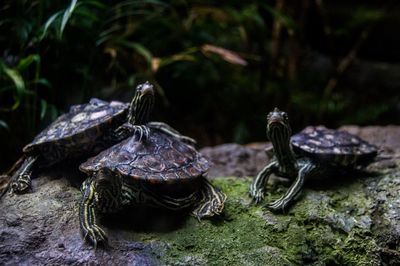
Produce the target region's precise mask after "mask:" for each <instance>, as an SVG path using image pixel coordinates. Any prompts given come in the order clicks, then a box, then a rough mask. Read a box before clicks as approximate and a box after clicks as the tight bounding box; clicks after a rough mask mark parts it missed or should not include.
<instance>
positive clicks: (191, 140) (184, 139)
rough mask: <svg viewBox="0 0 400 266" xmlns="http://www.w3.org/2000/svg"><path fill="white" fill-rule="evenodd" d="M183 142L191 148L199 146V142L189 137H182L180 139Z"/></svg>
mask: <svg viewBox="0 0 400 266" xmlns="http://www.w3.org/2000/svg"><path fill="white" fill-rule="evenodd" d="M179 139H180V140H181V141H182V142H184V143H186V144H189V145H191V146H195V145H196V144H197V141H196V140H194V139H192V138H190V137H188V136H180V138H179Z"/></svg>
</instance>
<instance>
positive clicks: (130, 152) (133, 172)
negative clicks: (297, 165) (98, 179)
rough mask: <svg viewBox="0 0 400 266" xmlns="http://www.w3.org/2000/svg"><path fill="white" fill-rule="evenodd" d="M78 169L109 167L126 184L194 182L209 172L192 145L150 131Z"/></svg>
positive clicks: (115, 146) (101, 154) (92, 170)
mask: <svg viewBox="0 0 400 266" xmlns="http://www.w3.org/2000/svg"><path fill="white" fill-rule="evenodd" d="M79 168H80V170H81V171H83V172H85V173H87V174H90V173H91V172H95V171H98V170H100V169H102V168H108V169H110V170H111V171H113V172H115V173H116V174H117V175H120V176H122V177H123V178H124V181H125V182H127V183H128V184H129V183H134V182H137V181H141V182H145V183H148V184H153V185H156V184H165V183H167V184H176V183H179V182H184V181H191V180H195V179H197V178H199V177H200V176H202V175H204V174H205V173H206V172H207V171H208V169H209V162H208V161H207V160H206V159H205V158H204V157H203V156H202V155H201V154H200V153H199V152H197V151H196V150H195V149H194V148H193V147H192V146H190V145H188V144H186V143H184V142H182V141H180V140H178V139H176V138H172V137H170V136H168V135H166V134H165V133H163V132H160V131H158V130H155V129H150V135H149V138H148V139H147V140H146V141H138V140H136V138H135V136H133V137H129V138H127V139H125V140H124V141H122V142H120V143H118V144H116V145H114V146H112V147H111V148H109V149H107V150H104V151H102V152H101V153H99V154H98V155H97V156H95V157H92V158H90V159H88V160H87V161H86V162H85V163H83V164H81V165H80V167H79Z"/></svg>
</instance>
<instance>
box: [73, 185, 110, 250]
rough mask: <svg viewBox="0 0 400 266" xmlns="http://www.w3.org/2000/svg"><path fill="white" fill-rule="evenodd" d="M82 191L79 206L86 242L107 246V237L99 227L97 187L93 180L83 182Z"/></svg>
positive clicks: (82, 232)
mask: <svg viewBox="0 0 400 266" xmlns="http://www.w3.org/2000/svg"><path fill="white" fill-rule="evenodd" d="M81 191H82V194H83V197H82V200H81V202H80V205H79V223H80V228H81V234H82V237H83V240H84V241H87V242H89V244H91V245H93V246H94V247H97V245H99V244H103V245H106V244H107V235H106V233H105V232H104V231H103V229H101V228H100V226H98V225H97V220H96V210H95V185H94V182H93V181H92V179H87V180H85V181H84V182H83V184H82V187H81Z"/></svg>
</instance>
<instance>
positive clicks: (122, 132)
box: [112, 123, 150, 142]
mask: <svg viewBox="0 0 400 266" xmlns="http://www.w3.org/2000/svg"><path fill="white" fill-rule="evenodd" d="M112 135H113V139H114V142H120V141H122V140H124V139H126V138H128V137H130V136H132V135H135V136H136V137H137V138H138V140H139V141H142V140H144V141H145V140H147V138H148V137H149V135H150V129H149V127H148V126H146V125H132V124H131V123H124V124H123V125H121V126H120V127H118V128H117V129H116V130H115V131H114V132H113V133H112Z"/></svg>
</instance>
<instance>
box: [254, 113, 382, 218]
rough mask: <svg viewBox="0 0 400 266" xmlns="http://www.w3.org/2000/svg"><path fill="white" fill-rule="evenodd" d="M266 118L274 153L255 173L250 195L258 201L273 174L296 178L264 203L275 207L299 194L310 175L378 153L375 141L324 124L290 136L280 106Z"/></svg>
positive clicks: (354, 163) (355, 164)
mask: <svg viewBox="0 0 400 266" xmlns="http://www.w3.org/2000/svg"><path fill="white" fill-rule="evenodd" d="M267 120H268V123H267V136H268V138H269V139H270V141H271V142H272V145H273V150H274V154H275V157H274V158H273V159H272V160H271V162H270V163H269V164H268V165H266V166H265V167H264V169H262V170H261V171H260V172H259V173H258V175H257V176H255V177H254V180H253V183H252V184H251V187H250V195H251V197H252V198H253V200H254V201H255V202H256V203H259V202H260V201H261V200H262V199H263V197H264V193H265V185H266V183H267V181H268V178H269V176H270V175H271V174H275V175H277V176H282V177H287V178H289V179H292V180H294V182H293V184H292V185H291V187H290V188H289V189H288V190H287V192H286V193H285V194H284V195H283V196H282V197H281V198H280V199H278V200H276V201H274V202H272V203H269V204H267V205H266V206H265V207H267V208H268V209H270V210H272V211H283V210H284V209H285V208H286V207H287V206H288V205H289V204H290V203H291V202H292V201H293V200H294V199H295V197H296V196H297V195H298V194H299V192H300V191H301V189H302V187H303V184H304V182H305V181H306V180H307V179H310V178H313V177H327V176H332V175H335V174H341V173H343V172H344V171H348V170H351V169H354V168H360V167H363V166H366V165H368V164H369V163H370V162H372V161H373V160H374V158H375V156H376V155H377V148H376V147H375V146H374V145H371V144H369V143H368V142H366V141H364V140H362V139H360V138H359V137H357V136H354V135H352V134H350V133H348V132H345V131H340V130H333V129H327V128H325V127H307V128H306V129H305V130H304V131H302V132H301V133H299V134H296V135H294V136H293V137H292V138H291V137H290V136H291V129H290V126H289V121H288V116H287V114H286V113H285V112H281V111H279V109H278V108H275V109H274V110H273V111H272V112H270V113H269V114H268V117H267Z"/></svg>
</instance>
